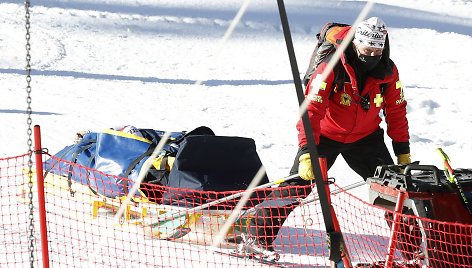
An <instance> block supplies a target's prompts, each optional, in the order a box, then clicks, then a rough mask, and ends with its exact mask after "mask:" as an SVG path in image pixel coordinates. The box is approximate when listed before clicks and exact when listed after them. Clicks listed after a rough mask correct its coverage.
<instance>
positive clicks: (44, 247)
mask: <svg viewBox="0 0 472 268" xmlns="http://www.w3.org/2000/svg"><path fill="white" fill-rule="evenodd" d="M34 151H35V156H36V179H37V185H38V205H39V226H40V232H41V251H42V256H43V267H46V268H49V250H48V234H47V231H48V230H47V224H46V201H45V198H44V177H43V158H42V157H43V155H42V151H41V131H40V128H39V126H38V125H35V126H34Z"/></svg>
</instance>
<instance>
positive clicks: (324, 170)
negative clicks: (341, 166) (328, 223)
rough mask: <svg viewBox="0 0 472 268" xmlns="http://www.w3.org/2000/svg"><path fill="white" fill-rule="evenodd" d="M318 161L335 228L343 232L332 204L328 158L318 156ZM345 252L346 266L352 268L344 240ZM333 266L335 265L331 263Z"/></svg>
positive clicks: (342, 254) (343, 254)
mask: <svg viewBox="0 0 472 268" xmlns="http://www.w3.org/2000/svg"><path fill="white" fill-rule="evenodd" d="M318 161H319V163H320V169H321V174H322V175H323V181H324V182H325V187H326V193H327V194H328V201H329V209H330V210H331V215H332V217H333V225H334V230H335V231H336V232H341V226H340V225H339V221H338V217H336V213H335V212H334V208H333V206H332V205H331V192H330V190H329V184H328V163H327V161H326V158H324V157H320V158H318ZM342 246H343V247H344V250H345V252H341V257H342V260H343V264H344V267H345V268H351V267H352V265H351V260H350V257H349V253H348V252H347V247H346V244H345V243H344V240H343V245H342ZM331 266H333V265H331Z"/></svg>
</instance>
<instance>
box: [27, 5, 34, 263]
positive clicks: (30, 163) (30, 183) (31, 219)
mask: <svg viewBox="0 0 472 268" xmlns="http://www.w3.org/2000/svg"><path fill="white" fill-rule="evenodd" d="M25 19H26V23H25V28H26V93H27V97H26V103H27V104H28V107H27V108H26V114H27V115H28V118H27V120H26V123H27V125H28V129H27V131H26V133H27V135H28V142H27V144H28V153H29V154H28V178H29V181H28V188H29V192H28V198H29V226H28V231H29V237H28V238H29V251H30V258H29V259H30V266H31V267H33V266H34V214H33V211H34V207H33V172H32V168H33V161H32V154H33V152H32V150H31V148H32V145H33V140H32V138H31V136H32V133H33V131H32V130H31V123H32V120H31V113H32V112H31V111H32V110H31V54H30V50H31V45H30V37H31V36H30V1H29V0H25Z"/></svg>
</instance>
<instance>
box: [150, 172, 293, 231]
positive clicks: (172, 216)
mask: <svg viewBox="0 0 472 268" xmlns="http://www.w3.org/2000/svg"><path fill="white" fill-rule="evenodd" d="M295 178H298V174H293V175H290V176H288V177H285V178H282V179H278V180H275V181H272V182H268V183H265V184H262V185H259V186H257V187H254V188H253V189H252V190H258V189H264V188H267V187H271V186H273V185H277V184H281V183H283V182H287V181H290V180H292V179H295ZM245 192H246V191H242V192H239V193H236V194H232V195H229V196H227V197H223V198H220V199H218V200H214V201H212V202H210V203H206V204H203V205H200V206H197V207H194V208H190V209H187V210H182V211H177V212H174V213H172V214H170V215H165V214H164V215H165V216H164V219H163V220H161V221H158V222H156V223H153V224H152V226H159V225H160V224H162V223H163V222H166V221H169V220H173V219H176V218H179V217H181V216H183V215H185V214H192V213H195V212H199V211H201V210H203V209H205V208H208V207H211V206H214V205H217V204H220V203H223V202H226V201H230V200H233V199H236V198H238V197H240V196H242V195H243V194H244V193H245Z"/></svg>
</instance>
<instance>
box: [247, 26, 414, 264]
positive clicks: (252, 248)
mask: <svg viewBox="0 0 472 268" xmlns="http://www.w3.org/2000/svg"><path fill="white" fill-rule="evenodd" d="M350 28H351V27H349V26H347V27H340V28H338V30H340V31H334V33H332V34H333V36H332V38H334V40H336V45H337V47H338V48H339V45H340V43H341V41H342V40H344V38H345V37H346V35H347V33H348V31H349V30H350ZM328 58H329V57H328ZM328 58H327V59H326V60H325V61H324V62H321V63H320V64H319V65H318V67H317V68H316V70H315V71H314V73H313V75H312V76H311V80H309V82H308V85H307V88H306V92H305V97H307V98H310V103H309V105H308V108H307V109H308V115H309V118H310V122H311V127H312V131H313V134H314V137H315V141H316V144H317V150H318V154H319V155H320V156H324V157H326V159H327V164H328V169H329V168H330V167H331V166H332V165H333V164H334V162H335V160H336V158H337V157H338V156H339V155H341V156H342V157H343V158H344V159H345V160H346V162H347V164H348V165H349V166H350V167H351V168H352V169H353V170H354V171H355V172H356V173H357V174H359V175H360V176H361V177H362V178H364V180H365V179H367V178H368V177H370V176H372V175H374V172H375V169H376V167H377V166H379V165H393V164H394V162H393V159H392V157H391V155H390V153H389V150H388V149H387V146H386V144H385V142H384V130H383V129H382V128H381V127H380V123H381V121H382V118H381V117H380V116H379V113H380V112H383V114H384V118H385V121H386V124H387V134H388V136H390V138H391V139H392V146H393V151H394V153H395V155H396V156H397V163H398V164H409V163H410V162H411V160H410V146H409V132H408V121H407V118H406V113H407V110H406V105H407V102H406V100H405V96H404V94H403V93H404V92H403V87H402V84H401V82H400V79H399V74H398V70H397V67H396V66H395V64H394V63H393V61H392V60H391V59H390V47H389V41H388V34H387V27H386V25H385V23H384V22H383V21H382V20H381V19H380V18H377V17H372V18H369V19H367V20H365V21H362V22H361V23H360V24H359V26H358V27H357V29H356V32H355V35H354V39H353V40H352V42H350V43H349V46H348V47H347V49H346V50H345V51H344V53H343V54H342V55H341V59H340V61H341V63H342V65H339V66H342V68H340V69H339V68H333V71H331V73H330V74H329V76H328V77H327V79H326V81H325V83H320V82H319V81H318V80H319V79H320V77H321V74H322V73H323V71H324V70H325V68H326V66H327V63H328ZM335 72H342V73H336V74H335ZM335 77H342V78H344V79H343V80H342V81H341V82H344V83H341V86H339V87H337V86H336V85H335V83H334V82H335V81H334V80H335ZM317 79H318V80H317ZM310 93H312V94H310ZM297 129H298V132H299V134H298V144H299V150H298V153H297V155H296V157H295V162H294V164H293V167H292V169H291V171H290V173H291V174H297V173H298V175H299V178H297V179H294V180H291V181H289V182H286V183H282V184H281V185H280V186H279V187H284V186H290V185H291V186H305V185H310V184H312V183H314V181H313V180H314V175H313V170H312V166H311V159H310V154H309V153H308V147H307V141H306V137H305V131H304V128H303V123H302V121H301V120H300V121H299V122H298V124H297ZM316 161H318V160H316ZM310 192H311V188H310V187H298V188H294V187H291V188H286V189H283V190H279V189H277V188H276V189H274V190H273V192H272V194H271V196H269V197H268V199H267V200H266V201H265V202H263V203H261V204H260V206H258V208H257V210H256V213H255V216H254V217H253V218H252V219H251V221H250V233H249V234H245V235H243V241H244V246H243V247H242V248H243V249H244V250H245V251H246V252H249V253H252V254H254V255H258V254H259V255H260V256H262V257H263V258H266V259H277V258H278V256H277V255H278V254H277V253H275V252H274V251H273V250H274V249H273V247H272V246H271V244H272V242H273V240H274V239H275V237H276V235H277V233H278V231H279V229H280V227H281V226H282V224H283V223H284V221H285V219H286V218H287V216H288V215H289V213H290V212H291V211H292V210H293V209H294V208H295V207H296V206H297V205H299V201H298V200H299V199H300V198H304V197H306V196H307V195H308V194H309V193H310Z"/></svg>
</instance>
